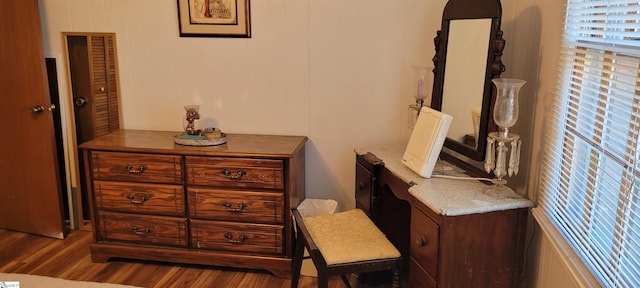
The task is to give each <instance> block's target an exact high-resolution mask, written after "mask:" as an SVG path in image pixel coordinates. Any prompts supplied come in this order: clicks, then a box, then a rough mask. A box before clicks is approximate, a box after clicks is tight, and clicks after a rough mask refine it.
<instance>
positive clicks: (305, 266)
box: [297, 199, 338, 277]
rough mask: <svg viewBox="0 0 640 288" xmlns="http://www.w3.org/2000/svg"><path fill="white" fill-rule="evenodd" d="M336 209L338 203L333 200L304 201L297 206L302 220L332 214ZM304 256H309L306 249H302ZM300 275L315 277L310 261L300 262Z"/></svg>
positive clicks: (314, 270) (314, 268)
mask: <svg viewBox="0 0 640 288" xmlns="http://www.w3.org/2000/svg"><path fill="white" fill-rule="evenodd" d="M336 208H338V201H336V200H333V199H304V200H302V202H301V203H300V204H299V205H298V208H297V209H298V211H299V212H300V215H302V217H303V218H307V217H313V216H320V215H327V214H333V213H335V212H336ZM304 256H305V257H307V256H309V252H308V251H307V248H305V249H304ZM300 275H304V276H312V277H317V276H318V272H317V271H316V267H315V266H314V265H313V261H311V259H310V258H309V259H304V260H302V268H300Z"/></svg>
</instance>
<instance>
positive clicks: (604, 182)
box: [539, 0, 640, 287]
mask: <svg viewBox="0 0 640 288" xmlns="http://www.w3.org/2000/svg"><path fill="white" fill-rule="evenodd" d="M563 43H564V46H563V47H562V55H561V64H560V65H561V67H560V71H559V77H558V79H559V83H558V90H557V91H556V97H555V99H554V107H553V108H554V111H553V113H551V116H549V118H548V119H547V120H548V121H549V125H546V127H548V129H549V130H548V131H547V133H546V135H547V139H545V140H546V147H545V154H544V155H545V157H544V160H543V165H542V167H543V168H542V171H541V172H542V179H541V180H542V181H541V184H540V185H541V186H540V188H541V189H540V190H541V191H540V195H539V205H540V207H542V208H543V209H544V210H545V212H546V213H547V215H548V216H549V218H550V219H551V220H552V222H553V223H554V225H556V226H557V227H558V229H559V230H560V231H561V232H562V233H563V235H564V236H565V238H567V241H568V242H569V243H570V244H571V245H572V247H573V248H574V249H575V251H576V253H577V254H578V255H580V257H581V258H582V260H583V261H584V262H585V264H586V265H587V266H588V267H590V269H591V271H592V272H593V273H594V275H595V276H596V278H598V279H599V281H600V282H601V283H602V285H603V286H606V287H640V193H639V191H640V147H639V145H638V134H639V133H640V89H639V85H640V80H639V77H640V70H639V67H640V1H629V0H591V1H589V0H568V1H567V14H566V23H565V34H564V41H563Z"/></svg>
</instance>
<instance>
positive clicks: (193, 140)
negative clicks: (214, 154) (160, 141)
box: [173, 133, 227, 146]
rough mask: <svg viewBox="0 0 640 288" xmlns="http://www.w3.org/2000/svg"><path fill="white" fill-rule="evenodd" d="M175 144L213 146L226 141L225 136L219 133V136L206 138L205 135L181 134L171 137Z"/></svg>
mask: <svg viewBox="0 0 640 288" xmlns="http://www.w3.org/2000/svg"><path fill="white" fill-rule="evenodd" d="M173 140H174V142H175V143H176V144H180V145H187V146H215V145H222V144H224V143H227V137H226V136H225V134H224V133H220V138H215V139H208V138H207V137H205V136H199V135H187V134H182V135H178V136H176V137H174V138H173Z"/></svg>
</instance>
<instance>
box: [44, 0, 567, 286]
mask: <svg viewBox="0 0 640 288" xmlns="http://www.w3.org/2000/svg"><path fill="white" fill-rule="evenodd" d="M39 2H40V6H41V8H40V9H41V14H42V19H43V28H44V38H45V53H46V55H47V56H48V57H56V58H58V60H59V61H61V62H60V63H62V64H60V65H59V66H58V67H59V69H60V71H59V75H60V76H61V78H60V79H66V73H67V72H66V70H65V65H63V64H64V62H63V61H64V59H65V57H64V46H63V44H62V43H63V38H62V35H61V33H62V32H115V33H116V37H117V49H118V57H119V68H120V69H119V72H120V84H121V94H122V104H123V114H124V115H123V116H124V126H125V128H127V129H152V130H180V129H181V128H182V127H181V118H182V115H183V108H182V106H184V105H187V104H200V105H201V106H202V108H201V114H202V116H203V118H204V120H205V122H206V123H207V124H209V125H215V126H217V127H220V128H221V129H222V130H223V131H225V132H238V133H270V134H271V133H274V134H297V135H306V136H308V137H309V138H310V142H309V144H308V146H307V197H312V198H333V199H336V200H338V201H339V202H340V209H346V208H351V207H353V206H354V195H353V193H354V192H353V191H354V178H355V177H354V170H355V169H354V153H353V149H354V147H357V146H365V145H385V144H402V143H405V142H406V139H408V126H409V121H408V116H409V112H408V109H407V107H408V105H409V104H412V103H413V98H412V96H411V92H412V91H413V90H414V87H413V84H412V80H413V78H412V77H413V72H412V70H411V66H412V65H431V57H432V56H433V52H434V49H433V41H432V39H433V36H434V35H435V31H436V30H437V29H439V26H440V15H441V12H442V9H443V7H444V5H445V3H446V1H444V0H395V1H382V0H253V1H251V24H252V38H250V39H229V38H208V37H204V38H181V37H179V34H178V20H177V7H176V6H177V4H176V1H175V0H39ZM562 2H564V1H560V0H538V1H536V0H518V1H515V0H503V1H502V4H503V25H502V26H503V30H504V31H505V35H504V38H505V39H506V40H507V46H506V49H505V55H504V58H503V59H504V62H505V64H506V66H507V71H506V72H505V74H504V76H505V77H515V78H522V79H525V80H527V81H528V84H527V85H526V86H525V88H523V91H522V94H521V103H522V104H521V116H520V121H519V122H518V124H517V126H516V127H515V129H516V130H517V132H518V133H520V134H521V135H522V137H523V140H524V141H523V142H524V144H523V152H524V154H523V159H522V163H523V164H522V166H521V170H520V171H521V173H520V175H519V176H517V177H515V178H514V179H511V180H510V182H511V183H512V185H513V186H514V187H516V189H517V190H518V191H519V192H520V193H522V194H528V195H533V194H534V191H535V190H536V189H537V185H536V182H537V178H538V175H537V173H536V172H537V171H538V168H537V165H538V162H539V159H540V153H541V151H540V149H541V147H542V139H543V138H542V136H543V132H544V130H543V127H544V125H543V121H544V109H545V106H546V105H547V104H546V103H547V99H546V98H545V97H546V96H547V94H548V93H549V92H550V91H552V90H553V84H554V82H555V73H556V67H555V64H556V60H555V59H557V51H558V50H557V49H558V47H559V41H560V32H561V31H560V29H561V28H562V15H563V14H562V13H563V6H564V4H563V3H562ZM61 84H62V85H61V88H60V89H61V95H64V96H66V97H69V96H68V95H69V88H68V87H67V85H66V83H61ZM65 104H68V103H64V102H63V103H62V107H61V109H62V112H63V114H65V115H67V117H68V115H71V114H70V111H71V110H70V107H68V105H65ZM532 199H533V198H532ZM531 227H535V225H531ZM540 236H541V232H540V231H539V230H537V233H536V234H535V237H533V239H535V240H534V241H533V244H532V249H531V250H530V251H529V254H528V256H529V257H528V259H529V260H530V261H529V262H530V263H528V266H527V267H528V268H529V273H528V274H527V278H528V283H529V285H531V286H530V287H553V286H554V285H548V284H553V283H564V282H554V280H553V279H554V278H555V277H549V276H548V275H549V273H546V274H545V273H543V272H541V271H543V270H544V269H547V268H549V267H551V268H554V267H553V266H552V265H551V264H549V263H555V261H553V259H552V260H548V259H549V258H544V257H548V255H552V254H548V255H547V254H545V255H543V256H541V255H542V254H543V253H544V247H545V246H544V243H546V242H545V240H544V239H545V238H544V237H540ZM549 257H551V256H549ZM541 258H544V259H547V260H545V261H541V260H540V259H541ZM541 263H544V265H545V266H544V267H543V266H540V264H541ZM549 265H551V266H549ZM554 271H561V270H558V269H554ZM554 274H556V275H557V274H561V275H562V273H561V272H557V273H554ZM542 278H544V279H542ZM545 281H546V282H545ZM542 284H545V285H542Z"/></svg>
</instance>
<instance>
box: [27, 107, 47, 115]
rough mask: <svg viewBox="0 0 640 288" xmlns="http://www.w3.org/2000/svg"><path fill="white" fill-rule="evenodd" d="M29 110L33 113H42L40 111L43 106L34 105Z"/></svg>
mask: <svg viewBox="0 0 640 288" xmlns="http://www.w3.org/2000/svg"><path fill="white" fill-rule="evenodd" d="M30 111H31V113H33V114H40V113H42V111H44V107H42V105H35V106H33V107H31V108H30Z"/></svg>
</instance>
